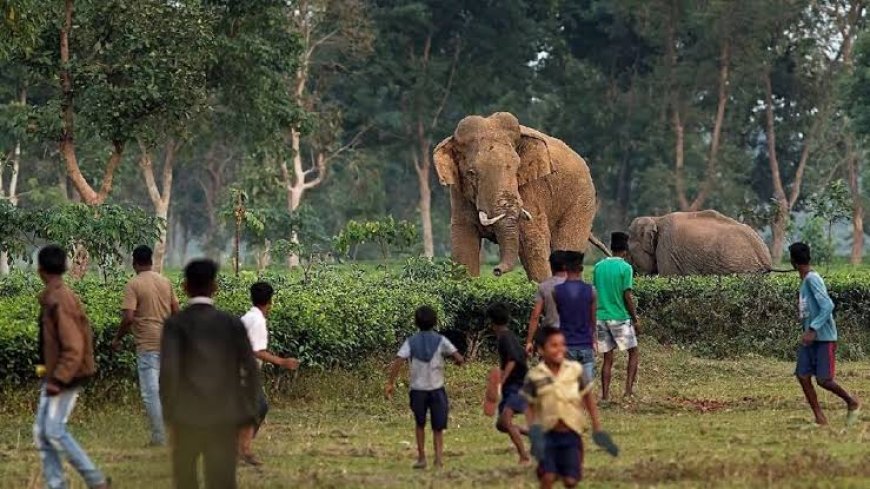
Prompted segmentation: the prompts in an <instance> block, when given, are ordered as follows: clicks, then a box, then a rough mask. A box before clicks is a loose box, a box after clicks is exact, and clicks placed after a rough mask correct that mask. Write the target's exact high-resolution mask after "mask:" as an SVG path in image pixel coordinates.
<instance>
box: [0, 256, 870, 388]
mask: <svg viewBox="0 0 870 489" xmlns="http://www.w3.org/2000/svg"><path fill="white" fill-rule="evenodd" d="M461 272H462V270H461V269H459V268H457V266H456V265H454V264H451V263H449V262H445V261H435V262H430V261H428V260H423V259H412V260H409V261H408V262H406V264H405V265H404V266H403V267H402V269H401V270H399V271H393V272H389V273H386V274H382V273H371V272H370V271H369V272H366V271H364V270H362V269H359V268H356V267H323V268H322V269H321V271H320V272H319V273H317V274H314V275H312V276H310V277H308V278H307V279H303V278H302V277H300V276H292V275H286V274H265V275H258V274H257V273H254V272H242V273H241V274H240V276H239V277H232V276H227V275H222V276H221V277H220V284H219V290H220V292H219V293H218V296H217V298H216V300H217V303H218V305H219V306H220V307H222V308H224V309H226V310H228V311H230V312H232V313H234V314H238V315H241V314H243V313H244V312H245V311H246V310H247V309H248V308H249V307H250V305H249V297H248V287H249V286H250V284H251V283H253V282H254V281H256V280H268V281H270V282H271V283H272V284H273V285H274V286H275V288H276V290H277V291H278V292H277V295H276V298H275V307H274V309H273V311H272V314H271V316H270V319H269V322H270V332H271V339H272V343H271V348H273V349H274V350H275V351H276V352H278V353H279V354H285V355H296V356H299V357H300V358H301V359H302V361H303V362H304V364H305V365H307V366H309V367H319V368H332V367H338V366H341V367H353V366H356V365H359V364H360V363H363V362H366V361H368V360H370V359H371V358H372V357H380V356H381V355H389V354H392V353H393V351H394V349H395V348H396V347H398V344H399V342H400V341H401V340H402V339H403V338H405V337H406V336H407V335H409V334H410V333H412V332H413V331H414V325H413V312H414V310H415V309H416V308H417V307H419V306H421V305H424V304H427V305H430V306H432V307H434V308H435V309H436V310H437V311H438V314H439V329H440V330H441V331H442V332H443V333H444V334H445V335H447V336H448V337H449V338H451V340H452V341H453V342H454V343H455V344H456V345H457V346H458V347H459V348H460V349H461V350H463V351H464V352H466V353H469V354H471V355H472V356H474V355H476V354H479V353H480V352H482V351H483V348H484V347H486V346H487V345H488V344H489V342H490V341H491V340H490V338H491V335H490V331H489V329H488V327H487V324H486V322H485V312H486V309H487V307H489V305H491V304H492V303H494V302H503V303H506V304H508V305H509V306H510V308H511V310H512V312H513V320H512V328H513V329H514V330H515V331H516V332H517V333H518V334H520V335H522V334H525V327H526V323H527V320H528V317H529V314H530V312H531V309H532V307H533V305H534V292H535V286H534V284H531V283H529V282H527V281H526V280H525V278H524V277H523V276H522V274H519V273H514V274H510V275H507V276H505V277H501V278H498V279H496V278H492V277H489V278H480V279H469V278H467V277H466V276H465V275H464V274H463V273H461ZM826 281H827V284H828V287H829V289H830V291H831V296H832V298H833V299H834V302H835V304H836V311H835V315H836V320H837V325H838V329H839V332H840V351H841V352H842V353H843V355H844V357H845V358H849V359H863V358H866V356H867V354H868V353H870V331H868V329H867V327H866V325H867V324H870V274H867V273H866V272H864V273H848V272H847V273H840V274H836V275H831V276H826ZM123 283H124V282H123V281H112V282H109V283H108V284H105V283H102V282H98V281H95V280H93V279H84V280H81V281H78V282H76V283H74V284H73V287H74V288H75V290H76V291H77V292H78V293H79V294H80V295H81V297H82V301H83V303H84V304H85V308H86V310H87V313H88V315H89V317H90V319H91V323H92V325H93V327H94V330H95V337H96V339H97V346H96V351H97V356H98V362H99V369H100V375H102V376H106V377H117V376H125V377H131V378H132V376H134V372H135V368H134V362H133V355H132V353H125V354H122V355H120V356H118V355H115V354H114V353H112V352H111V350H110V349H109V343H110V341H111V338H112V334H113V333H114V330H115V328H116V327H117V323H118V307H119V304H120V300H121V291H122V289H123ZM798 286H799V280H798V278H797V277H796V276H745V277H718V278H703V277H691V278H679V279H666V278H639V279H638V280H637V283H636V287H635V293H636V297H637V300H638V303H639V307H640V315H641V318H642V320H643V325H644V334H645V335H646V336H649V337H653V338H655V339H656V340H657V341H659V342H660V343H663V344H665V345H669V346H671V347H675V348H681V349H687V350H689V351H691V352H693V353H695V354H699V355H703V356H709V357H716V358H734V357H739V356H743V355H761V356H766V357H775V358H781V359H792V358H793V355H794V350H795V347H796V345H797V342H798V337H799V334H800V325H799V323H798V321H797V319H796V318H797V316H796V309H797V304H796V301H797V299H796V297H797V295H796V294H797V289H798ZM39 288H40V284H39V282H38V281H37V280H36V279H35V278H34V277H33V276H32V275H21V274H14V275H12V276H11V277H8V278H5V279H2V280H0V310H2V311H4V321H5V322H4V327H3V328H0V365H3V366H4V369H5V371H6V372H8V373H7V375H6V376H5V382H10V383H18V382H23V381H25V380H27V379H28V378H30V377H31V376H32V368H33V363H34V361H35V359H36V351H35V348H36V322H35V319H34V318H35V317H36V308H37V305H36V299H35V296H36V293H37V292H38V290H39ZM178 293H179V294H180V293H181V291H180V290H179V291H178Z"/></svg>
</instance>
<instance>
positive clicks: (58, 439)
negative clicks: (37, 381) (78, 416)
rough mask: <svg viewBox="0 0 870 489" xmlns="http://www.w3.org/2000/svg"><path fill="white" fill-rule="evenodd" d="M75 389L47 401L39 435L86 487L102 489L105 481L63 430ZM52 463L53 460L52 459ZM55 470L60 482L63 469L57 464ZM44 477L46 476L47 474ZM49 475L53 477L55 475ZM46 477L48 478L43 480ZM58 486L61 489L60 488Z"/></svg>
mask: <svg viewBox="0 0 870 489" xmlns="http://www.w3.org/2000/svg"><path fill="white" fill-rule="evenodd" d="M78 395H79V389H65V390H63V391H61V393H60V394H57V395H55V396H50V397H48V398H47V405H46V409H45V414H44V416H43V418H42V424H41V430H42V431H41V433H40V436H41V437H42V438H43V439H44V440H45V441H47V442H48V444H49V445H50V446H51V448H53V450H54V452H55V454H56V456H59V455H61V454H62V455H63V456H64V457H65V458H66V459H67V461H68V462H69V463H70V465H72V466H73V468H74V469H75V470H76V472H78V473H79V475H81V477H82V479H84V481H85V484H86V485H87V486H88V487H89V488H98V487H105V485H106V478H105V477H104V476H103V473H102V472H100V470H99V469H97V467H96V466H95V465H94V463H93V462H92V461H91V459H90V458H89V457H88V455H87V454H86V453H85V451H84V450H82V447H81V446H79V444H78V442H76V440H75V438H73V437H72V435H71V434H70V433H69V431H67V429H66V424H67V421H69V417H70V415H71V414H72V411H73V409H74V408H75V404H76V400H77V399H78ZM55 461H56V460H55ZM54 470H59V472H60V477H61V480H63V466H62V465H60V464H58V465H57V466H55V467H54V468H53V469H52V472H53V471H54ZM46 475H49V473H48V472H47V473H46ZM51 476H52V477H53V478H56V476H57V473H52V474H51ZM47 478H48V477H47ZM58 487H64V486H63V485H60V486H58Z"/></svg>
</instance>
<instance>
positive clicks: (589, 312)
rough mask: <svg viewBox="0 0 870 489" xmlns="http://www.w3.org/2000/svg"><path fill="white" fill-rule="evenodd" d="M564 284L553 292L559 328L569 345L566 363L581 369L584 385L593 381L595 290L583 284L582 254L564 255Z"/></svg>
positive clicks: (570, 253)
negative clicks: (577, 363) (578, 364)
mask: <svg viewBox="0 0 870 489" xmlns="http://www.w3.org/2000/svg"><path fill="white" fill-rule="evenodd" d="M565 270H566V272H567V274H568V275H567V276H566V278H565V282H563V283H562V284H560V285H557V286H556V288H555V289H553V302H555V303H556V309H557V310H558V311H559V328H560V329H561V330H562V332H563V333H564V335H565V342H566V343H567V345H568V359H569V360H574V361H575V362H580V364H581V365H583V375H584V380H585V383H586V384H591V383H592V379H594V378H595V351H596V340H595V309H596V301H597V297H596V294H595V289H594V288H593V287H592V286H591V285H589V284H587V283H586V282H584V281H583V253H580V252H577V251H566V252H565Z"/></svg>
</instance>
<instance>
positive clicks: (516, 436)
mask: <svg viewBox="0 0 870 489" xmlns="http://www.w3.org/2000/svg"><path fill="white" fill-rule="evenodd" d="M513 419H514V410H513V409H511V408H510V407H505V408H504V410H502V412H501V414H500V415H499V418H498V424H499V426H500V430H503V431H504V432H505V433H507V434H508V436H510V439H511V442H512V443H513V444H514V447H515V448H516V449H517V455H519V457H520V463H521V464H525V463H528V462H529V460H531V459H530V458H529V452H527V451H526V447H525V444H524V443H523V435H522V433H521V432H520V429H519V428H518V427H517V426H516V425H515V424H514V423H513Z"/></svg>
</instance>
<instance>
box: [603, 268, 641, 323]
mask: <svg viewBox="0 0 870 489" xmlns="http://www.w3.org/2000/svg"><path fill="white" fill-rule="evenodd" d="M594 274H595V275H594V282H595V291H596V292H597V293H598V313H597V317H598V320H599V321H627V320H628V319H631V315H630V314H629V313H628V309H626V307H625V299H624V298H623V294H624V293H625V291H626V290H630V289H631V288H632V287H633V286H634V273H633V271H632V269H631V265H629V264H628V263H627V262H626V261H625V260H623V259H622V258H619V257H612V258H605V259H604V260H601V261H600V262H598V263H597V264H596V265H595V272H594Z"/></svg>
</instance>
